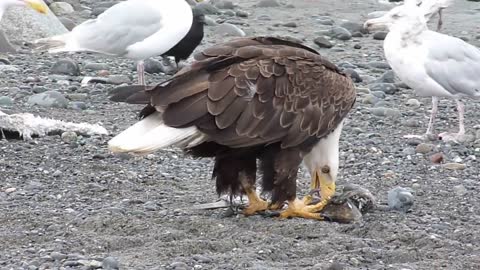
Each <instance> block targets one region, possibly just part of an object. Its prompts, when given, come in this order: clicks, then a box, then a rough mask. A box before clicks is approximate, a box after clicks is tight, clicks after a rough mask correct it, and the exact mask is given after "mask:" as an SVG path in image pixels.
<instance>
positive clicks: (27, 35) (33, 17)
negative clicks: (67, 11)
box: [0, 7, 68, 42]
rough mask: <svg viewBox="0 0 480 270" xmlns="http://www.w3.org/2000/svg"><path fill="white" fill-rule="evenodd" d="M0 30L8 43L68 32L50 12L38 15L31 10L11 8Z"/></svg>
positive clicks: (3, 19)
mask: <svg viewBox="0 0 480 270" xmlns="http://www.w3.org/2000/svg"><path fill="white" fill-rule="evenodd" d="M0 29H2V30H3V31H5V34H6V36H7V38H8V39H10V41H12V40H18V41H30V42H31V41H33V40H35V39H38V38H44V37H48V36H53V35H58V34H63V33H66V32H68V30H67V29H66V28H65V26H63V24H62V23H61V22H60V21H59V20H58V19H57V17H56V16H55V15H54V14H53V12H52V11H50V10H49V11H48V13H47V14H40V13H38V12H36V11H34V10H32V9H31V8H26V7H11V8H9V9H8V10H7V12H6V13H5V14H4V16H3V18H2V22H1V23H0Z"/></svg>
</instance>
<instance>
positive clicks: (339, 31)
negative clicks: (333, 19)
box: [330, 26, 352, 40]
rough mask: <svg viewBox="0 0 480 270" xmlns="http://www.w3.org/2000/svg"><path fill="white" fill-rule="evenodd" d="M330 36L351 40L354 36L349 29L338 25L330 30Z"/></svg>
mask: <svg viewBox="0 0 480 270" xmlns="http://www.w3.org/2000/svg"><path fill="white" fill-rule="evenodd" d="M330 36H331V37H333V38H336V39H339V40H349V39H351V38H352V34H351V33H350V31H348V30H347V29H345V28H343V27H340V26H337V27H333V28H332V29H331V30H330Z"/></svg>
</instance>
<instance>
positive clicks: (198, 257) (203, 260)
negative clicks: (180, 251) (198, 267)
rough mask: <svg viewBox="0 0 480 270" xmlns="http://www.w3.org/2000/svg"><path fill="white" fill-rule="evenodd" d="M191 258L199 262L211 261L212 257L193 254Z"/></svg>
mask: <svg viewBox="0 0 480 270" xmlns="http://www.w3.org/2000/svg"><path fill="white" fill-rule="evenodd" d="M193 259H194V260H195V261H197V262H200V263H211V262H212V259H210V258H208V257H205V256H203V255H198V254H197V255H193Z"/></svg>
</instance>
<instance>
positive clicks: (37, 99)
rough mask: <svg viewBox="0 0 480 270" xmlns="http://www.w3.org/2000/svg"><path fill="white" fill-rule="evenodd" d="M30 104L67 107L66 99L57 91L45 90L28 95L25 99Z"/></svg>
mask: <svg viewBox="0 0 480 270" xmlns="http://www.w3.org/2000/svg"><path fill="white" fill-rule="evenodd" d="M27 102H28V103H29V104H30V105H39V106H44V107H57V108H67V106H68V99H67V98H65V96H64V95H63V94H62V93H60V92H57V91H46V92H43V93H40V94H35V95H32V96H30V98H28V101H27Z"/></svg>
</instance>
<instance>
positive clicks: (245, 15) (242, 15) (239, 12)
mask: <svg viewBox="0 0 480 270" xmlns="http://www.w3.org/2000/svg"><path fill="white" fill-rule="evenodd" d="M235 15H237V17H240V18H248V12H246V11H243V10H237V11H236V12H235Z"/></svg>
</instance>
